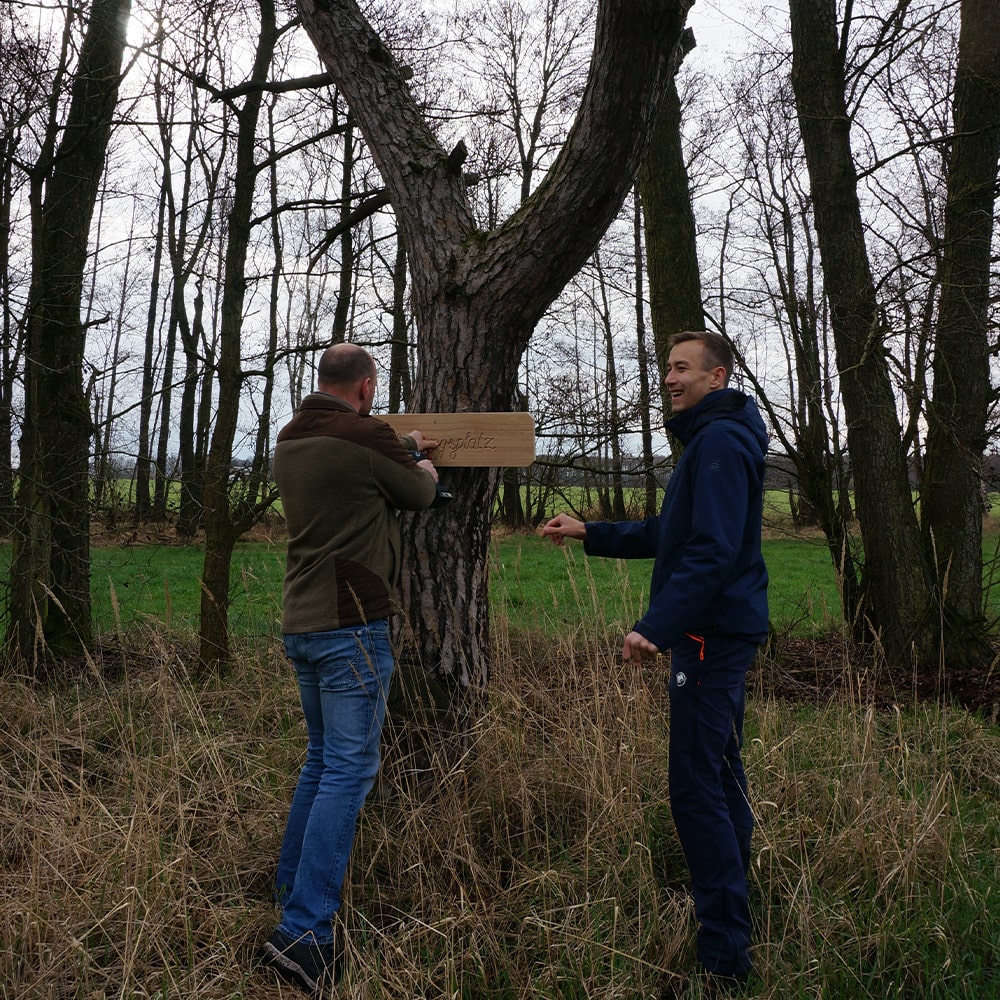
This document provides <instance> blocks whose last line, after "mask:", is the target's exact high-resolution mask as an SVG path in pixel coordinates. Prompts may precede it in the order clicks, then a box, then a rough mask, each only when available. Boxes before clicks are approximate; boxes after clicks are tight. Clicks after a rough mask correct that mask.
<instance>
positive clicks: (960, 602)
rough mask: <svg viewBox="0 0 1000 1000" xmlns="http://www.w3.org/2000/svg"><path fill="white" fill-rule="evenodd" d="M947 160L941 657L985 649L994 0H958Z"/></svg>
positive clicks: (931, 475)
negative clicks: (959, 22)
mask: <svg viewBox="0 0 1000 1000" xmlns="http://www.w3.org/2000/svg"><path fill="white" fill-rule="evenodd" d="M961 10H962V15H961V16H962V27H961V31H960V34H959V42H958V68H957V71H956V76H955V94H954V112H953V116H954V131H955V137H954V139H953V140H952V144H951V152H950V156H949V160H948V197H947V203H946V206H945V222H944V251H943V259H942V271H941V299H940V305H939V312H938V325H937V337H936V339H935V344H934V362H933V371H934V394H933V398H932V399H931V400H930V402H929V403H928V407H927V416H928V433H927V455H926V462H925V464H924V481H923V490H922V492H921V511H922V518H923V530H924V535H925V541H926V544H927V546H928V549H929V553H930V558H931V559H932V560H933V566H934V568H935V570H936V573H937V577H936V579H937V585H938V587H939V590H940V600H941V601H942V603H943V605H944V608H945V620H946V627H947V629H948V634H947V636H946V649H947V654H948V659H949V663H952V664H955V665H958V664H959V663H969V662H976V661H978V660H981V659H982V656H983V655H984V653H985V651H986V646H985V635H984V633H985V620H984V617H983V606H982V599H983V549H982V540H983V492H982V488H983V470H982V456H983V453H984V452H985V450H986V446H987V440H988V433H987V419H988V412H989V405H990V402H991V396H992V393H991V388H990V356H991V347H990V343H989V304H990V249H991V245H992V238H993V221H994V202H995V199H996V185H997V154H998V150H1000V22H998V21H997V11H996V8H995V4H994V3H993V2H992V0H962V8H961Z"/></svg>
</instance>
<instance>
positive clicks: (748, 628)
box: [542, 331, 768, 986]
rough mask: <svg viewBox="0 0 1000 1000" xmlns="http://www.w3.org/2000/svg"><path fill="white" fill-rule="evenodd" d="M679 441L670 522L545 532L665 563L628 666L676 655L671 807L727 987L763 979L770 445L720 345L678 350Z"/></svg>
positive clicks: (626, 651)
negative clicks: (759, 875) (756, 846)
mask: <svg viewBox="0 0 1000 1000" xmlns="http://www.w3.org/2000/svg"><path fill="white" fill-rule="evenodd" d="M670 343H671V350H670V355H669V358H668V361H667V373H666V377H665V378H664V380H663V382H664V385H665V386H666V388H667V390H668V391H669V393H670V399H671V403H672V407H673V412H674V416H673V418H672V419H671V420H669V421H668V422H667V428H668V429H669V430H670V431H671V433H673V434H674V435H675V436H676V437H677V438H678V440H679V441H680V442H681V444H682V445H683V446H684V452H683V454H682V456H681V458H680V460H679V461H678V463H677V466H676V468H675V469H674V471H673V474H672V475H671V476H670V480H669V481H668V483H667V489H666V493H665V495H664V498H663V507H662V508H661V510H660V514H659V516H658V517H651V518H648V519H647V520H645V521H616V522H601V521H590V522H587V523H584V522H582V521H578V520H577V519H576V518H573V517H570V516H569V515H567V514H560V515H558V516H557V517H554V518H553V519H552V520H551V521H549V522H548V523H547V524H546V525H545V527H544V528H543V529H542V530H543V534H545V535H548V536H549V537H551V538H552V540H553V541H554V542H556V544H558V545H561V544H562V543H563V540H564V539H566V538H578V539H581V540H583V542H584V549H585V551H586V552H587V554H588V555H595V556H610V557H614V558H619V559H650V558H651V559H653V560H654V562H653V576H652V580H651V582H650V593H649V608H648V609H647V611H646V613H645V614H644V615H643V616H642V618H640V619H639V621H637V622H636V623H635V625H634V626H633V628H632V631H631V632H629V634H628V635H627V636H625V642H624V644H623V646H622V657H623V658H624V659H625V660H632V659H641V658H643V657H646V656H656V655H657V654H659V653H662V652H665V651H666V650H668V649H669V650H670V659H671V673H670V683H669V691H670V807H671V811H672V813H673V817H674V825H675V826H676V827H677V835H678V838H679V839H680V842H681V847H682V848H683V850H684V856H685V858H686V860H687V863H688V868H689V869H690V871H691V880H692V887H693V895H694V905H695V915H696V917H697V919H698V958H699V960H700V962H701V964H702V966H703V969H704V972H705V973H706V974H707V975H708V976H709V977H710V981H711V983H712V984H713V985H720V986H729V985H737V984H739V983H742V982H744V981H745V980H746V979H747V977H748V976H749V974H750V971H751V960H750V911H749V907H748V904H747V879H746V876H747V872H748V870H749V866H750V837H751V833H752V831H753V813H752V811H751V808H750V805H749V801H748V798H747V780H746V774H745V773H744V770H743V762H742V760H741V758H740V749H741V746H742V743H743V714H744V708H745V704H746V687H745V678H746V672H747V669H748V668H749V666H750V664H751V662H752V661H753V659H754V656H755V655H756V652H757V649H758V647H759V646H760V644H761V643H763V642H764V641H765V639H766V638H767V630H768V612H767V568H766V567H765V565H764V559H763V556H762V555H761V517H762V509H763V499H764V458H765V455H766V453H767V431H766V430H765V427H764V422H763V420H762V419H761V416H760V412H759V411H758V409H757V405H756V403H754V401H753V400H752V399H750V398H748V397H747V396H745V395H744V394H743V393H741V392H738V391H736V390H735V389H730V388H728V383H729V379H730V376H731V375H732V371H733V351H732V348H731V347H730V345H729V344H728V343H727V342H726V340H725V339H724V338H723V337H721V336H720V335H719V334H716V333H711V332H705V331H698V332H685V333H679V334H676V335H675V336H674V337H673V338H671V341H670Z"/></svg>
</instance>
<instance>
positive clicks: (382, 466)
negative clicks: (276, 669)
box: [263, 344, 437, 996]
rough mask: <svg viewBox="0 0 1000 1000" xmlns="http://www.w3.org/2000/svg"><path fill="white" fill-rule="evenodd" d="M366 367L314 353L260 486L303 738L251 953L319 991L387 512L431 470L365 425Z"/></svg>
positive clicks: (382, 600) (402, 442) (366, 753)
mask: <svg viewBox="0 0 1000 1000" xmlns="http://www.w3.org/2000/svg"><path fill="white" fill-rule="evenodd" d="M375 383H376V372H375V363H374V362H373V360H372V358H371V355H370V354H368V352H367V351H365V350H363V349H362V348H360V347H358V346H357V345H355V344H335V345H334V346H333V347H330V348H328V349H327V350H326V351H324V353H323V355H322V357H321V358H320V362H319V368H318V378H317V384H318V391H317V392H314V393H311V394H310V395H308V396H307V397H306V398H305V399H304V400H303V401H302V403H301V405H300V406H299V408H298V410H297V411H296V413H295V416H294V417H293V418H292V420H291V422H290V423H288V424H287V425H286V426H285V427H284V428H282V430H281V431H280V433H279V434H278V441H277V445H276V447H275V450H274V477H275V480H276V482H277V485H278V490H279V492H280V493H281V499H282V504H283V507H284V512H285V521H286V525H287V529H288V555H287V559H286V567H285V582H284V592H283V601H282V605H283V607H282V621H281V629H282V633H283V636H284V642H285V652H286V654H287V655H288V657H289V659H290V660H291V661H292V663H293V665H294V666H295V670H296V674H297V676H298V683H299V693H300V697H301V701H302V710H303V713H304V715H305V720H306V727H307V729H308V732H309V743H308V748H307V751H306V760H305V763H304V764H303V766H302V770H301V772H300V774H299V779H298V784H297V785H296V788H295V794H294V796H293V797H292V805H291V809H290V811H289V815H288V822H287V824H286V828H285V835H284V839H283V841H282V845H281V853H280V856H279V859H278V870H277V877H276V879H275V899H276V901H277V903H278V904H279V905H280V906H281V907H282V915H281V920H280V922H279V924H278V926H277V927H276V928H275V930H274V932H273V933H272V934H271V936H270V938H268V940H267V941H266V942H265V944H264V946H263V951H264V957H265V959H266V960H267V961H268V962H270V963H271V964H273V965H274V967H275V968H276V969H277V970H278V972H279V973H281V974H282V975H283V976H284V977H285V978H287V979H289V980H290V981H292V982H293V983H295V984H296V985H297V986H299V987H302V988H304V989H305V990H306V991H307V992H309V993H311V994H312V995H314V996H324V995H325V994H326V992H327V989H328V988H329V987H330V986H332V985H333V983H335V982H336V981H337V980H338V979H339V977H340V972H341V965H342V953H343V950H342V948H340V947H338V946H337V944H336V941H335V934H334V921H335V918H336V914H337V912H338V911H339V909H340V905H341V890H342V886H343V882H344V876H345V874H346V870H347V863H348V859H349V857H350V853H351V845H352V844H353V842H354V830H355V826H356V824H357V819H358V814H359V813H360V811H361V807H362V805H363V803H364V801H365V798H366V797H367V795H368V793H369V791H371V788H372V785H373V784H374V781H375V776H376V774H377V773H378V768H379V744H380V739H381V733H382V725H383V722H384V721H385V710H386V695H387V692H388V687H389V681H390V678H391V677H392V672H393V669H394V666H395V663H394V658H393V651H392V647H391V645H390V641H389V622H388V618H389V615H390V614H391V613H392V612H393V611H394V610H396V588H397V583H398V578H399V569H400V532H399V523H398V521H397V517H396V511H397V510H399V509H402V510H423V509H424V508H426V507H429V506H430V505H431V503H432V502H433V500H434V497H435V490H436V486H435V484H436V482H437V473H436V471H435V470H434V466H433V465H432V464H431V462H430V461H429V460H427V459H424V460H422V461H419V462H418V461H414V459H413V458H412V457H411V455H410V451H414V450H415V451H424V450H429V449H433V448H434V447H435V446H436V445H437V442H436V441H434V440H431V439H429V438H426V437H425V436H424V435H423V434H421V433H420V432H419V431H413V432H412V433H411V434H410V435H408V436H407V437H404V438H402V439H400V438H398V437H397V436H396V434H395V432H394V431H393V430H392V428H390V427H389V425H388V424H386V423H384V422H383V421H381V420H378V419H377V418H375V417H372V416H371V415H370V414H371V408H372V401H373V399H374V398H375Z"/></svg>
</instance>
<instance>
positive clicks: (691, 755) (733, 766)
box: [669, 635, 757, 976]
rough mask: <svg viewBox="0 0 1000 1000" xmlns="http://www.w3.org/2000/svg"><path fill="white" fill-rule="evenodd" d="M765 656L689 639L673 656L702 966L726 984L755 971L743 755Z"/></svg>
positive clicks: (674, 772) (680, 795)
mask: <svg viewBox="0 0 1000 1000" xmlns="http://www.w3.org/2000/svg"><path fill="white" fill-rule="evenodd" d="M756 652H757V647H756V646H755V645H753V644H751V643H747V642H744V641H742V640H738V639H732V638H729V637H726V636H709V637H706V638H704V639H703V638H701V637H700V636H690V635H689V636H686V637H685V638H684V639H681V641H680V642H679V643H678V644H677V645H676V646H674V647H673V648H672V649H671V664H670V666H671V670H670V685H669V692H670V778H669V785H670V811H671V813H672V814H673V817H674V826H675V827H676V828H677V837H678V839H679V840H680V842H681V848H682V849H683V851H684V857H685V860H686V861H687V864H688V868H689V869H690V871H691V884H692V894H693V895H694V912H695V917H696V918H697V920H698V958H699V959H700V961H701V964H702V965H703V967H704V968H705V969H706V970H707V971H708V972H713V973H716V974H718V975H722V976H743V975H745V974H746V973H747V972H748V971H749V969H750V966H751V959H750V907H749V904H748V900H747V878H746V876H747V871H748V870H749V867H750V838H751V835H752V833H753V812H752V810H751V808H750V803H749V800H748V797H747V778H746V773H745V771H744V769H743V760H742V758H741V756H740V750H741V748H742V746H743V716H744V711H745V706H746V688H745V678H746V671H747V668H748V667H749V665H750V662H751V661H752V660H753V658H754V655H755V654H756Z"/></svg>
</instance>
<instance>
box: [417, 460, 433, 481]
mask: <svg viewBox="0 0 1000 1000" xmlns="http://www.w3.org/2000/svg"><path fill="white" fill-rule="evenodd" d="M417 468H418V469H423V470H424V471H425V472H429V473H430V474H431V475H432V476H433V477H434V482H437V481H438V470H437V469H435V468H434V463H433V462H432V461H431V460H430V459H429V458H422V459H420V461H419V462H417Z"/></svg>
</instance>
